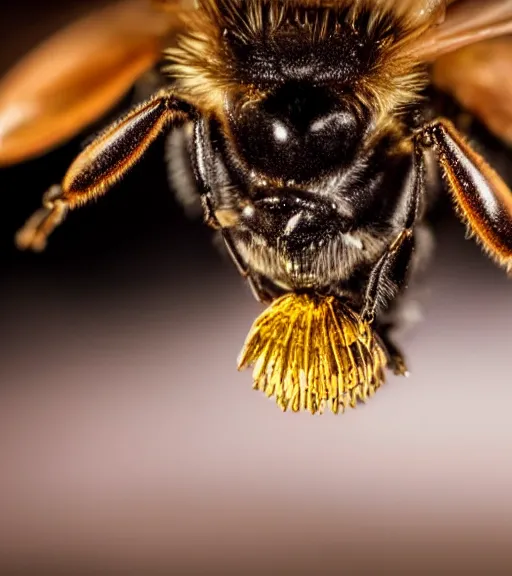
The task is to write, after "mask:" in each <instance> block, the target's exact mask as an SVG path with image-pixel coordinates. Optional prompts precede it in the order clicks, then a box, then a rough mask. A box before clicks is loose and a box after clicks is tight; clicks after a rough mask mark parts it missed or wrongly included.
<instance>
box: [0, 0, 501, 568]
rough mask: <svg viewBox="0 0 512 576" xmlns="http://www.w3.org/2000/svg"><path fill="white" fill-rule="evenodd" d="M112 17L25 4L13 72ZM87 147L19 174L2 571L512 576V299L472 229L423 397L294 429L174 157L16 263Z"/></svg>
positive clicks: (302, 421) (456, 252) (447, 253)
mask: <svg viewBox="0 0 512 576" xmlns="http://www.w3.org/2000/svg"><path fill="white" fill-rule="evenodd" d="M91 4H92V3H89V2H88V3H85V2H59V1H57V0H51V1H47V2H44V3H41V2H37V1H36V0H33V1H31V2H27V1H25V0H23V1H20V2H18V3H16V4H14V5H13V4H11V5H9V6H4V7H3V11H2V19H1V21H0V31H1V33H2V38H3V40H2V45H3V49H2V52H1V54H0V62H1V69H2V70H5V69H6V67H7V66H8V65H9V64H10V63H11V62H13V61H14V60H15V59H16V58H17V57H18V56H20V55H21V54H22V53H23V52H24V51H25V50H26V49H27V48H28V47H29V46H31V45H32V44H33V43H34V42H36V41H37V40H38V39H40V38H42V37H43V36H44V34H46V33H47V32H49V31H50V30H51V29H52V28H53V29H55V28H56V27H57V26H58V25H60V24H61V23H64V22H65V21H66V20H68V19H69V18H70V17H71V15H72V14H73V13H78V12H80V11H81V10H84V8H85V7H86V6H90V5H91ZM128 100H129V99H127V101H126V102H124V103H123V104H122V105H121V106H120V108H122V107H123V106H126V105H128ZM84 137H85V135H81V136H80V137H79V138H77V139H76V141H74V142H72V143H70V144H68V145H67V146H65V147H63V148H62V149H61V150H58V151H55V152H53V153H51V154H50V155H48V156H46V157H45V158H42V159H39V160H36V161H33V162H30V163H28V164H26V165H24V166H20V167H14V168H11V169H9V170H4V171H2V172H0V189H1V191H2V194H3V197H4V202H3V208H2V211H1V216H0V217H1V227H0V252H1V257H2V270H1V272H0V318H1V324H0V337H1V349H0V573H1V574H14V573H22V574H30V575H32V574H34V575H36V574H37V575H40V574H73V575H75V574H137V575H145V576H146V575H147V576H152V575H153V574H154V575H157V574H217V573H219V574H246V573H247V574H252V573H269V574H287V573H290V574H323V573H333V574H343V575H345V574H388V573H389V574H412V573H422V574H445V573H446V574H459V573H461V574H500V573H503V574H509V573H511V572H512V548H511V543H512V495H511V490H510V487H511V485H512V455H511V444H512V420H511V417H510V406H511V405H512V382H511V380H512V378H511V375H510V371H511V369H510V366H511V349H512V328H511V326H512V290H511V288H512V286H511V284H510V282H509V281H507V279H506V277H505V275H504V274H503V273H502V272H501V271H499V270H496V269H495V268H494V266H493V265H492V264H491V263H489V262H488V261H487V260H486V258H485V257H484V256H483V255H482V254H481V253H480V251H479V249H478V248H477V247H476V246H475V245H474V244H473V243H472V242H467V241H465V240H464V230H463V228H462V227H461V226H460V225H459V224H457V223H456V222H455V221H454V220H453V218H451V216H450V213H449V212H450V211H449V210H446V209H443V210H440V213H439V221H438V225H437V228H438V230H437V231H438V251H437V259H436V263H435V266H434V267H433V269H432V270H431V274H430V279H429V284H428V289H429V292H430V297H429V298H428V299H427V301H426V309H425V312H426V318H425V321H424V322H423V323H422V324H421V325H420V326H419V327H418V329H417V330H415V331H414V333H412V334H410V335H409V336H408V337H407V338H406V340H405V341H404V342H403V345H404V347H405V348H406V350H407V352H408V356H409V362H410V366H411V369H412V373H413V374H412V376H411V378H410V379H409V380H408V381H402V380H398V379H396V378H390V379H389V383H388V384H387V385H386V386H385V387H384V388H383V389H382V391H380V392H379V393H378V395H377V396H376V397H375V398H374V399H373V400H372V402H371V403H369V404H368V405H367V406H364V407H360V408H358V409H357V410H355V411H352V412H350V413H347V414H345V415H344V416H341V417H337V418H336V417H333V416H331V415H324V416H322V417H311V416H308V415H292V414H284V415H283V414H282V413H281V412H280V411H279V410H278V408H277V407H276V406H275V405H274V404H273V403H272V402H271V401H268V400H266V399H265V398H264V397H263V396H262V395H260V394H258V393H255V392H252V391H251V386H250V375H249V374H238V373H237V372H236V369H235V366H236V362H235V359H236V355H237V353H238V351H239V349H240V347H241V345H242V342H243V339H244V338H245V335H246V333H247V330H248V328H249V326H250V324H251V322H252V320H253V318H254V317H255V315H256V314H257V313H258V311H259V310H260V308H259V306H258V305H257V304H256V303H255V302H253V300H252V297H251V295H250V293H249V291H248V289H247V288H246V286H244V284H243V282H242V280H241V279H240V278H239V277H238V275H237V273H236V272H235V271H234V269H233V267H232V266H231V264H230V263H229V262H228V261H227V260H226V259H225V258H223V257H222V255H220V254H219V253H218V252H217V251H216V250H215V249H214V247H213V246H212V243H211V239H210V234H209V232H208V230H205V229H204V227H203V226H202V225H201V223H200V222H193V221H188V220H187V219H185V217H184V216H183V215H182V213H181V211H180V209H179V208H178V207H177V205H176V203H175V202H174V200H173V198H172V194H171V192H170V191H169V190H168V187H167V184H166V177H165V169H164V165H163V162H162V156H163V143H162V142H160V143H158V144H157V145H156V146H155V147H154V149H153V150H152V151H151V153H150V154H149V155H148V157H147V158H146V159H145V160H144V161H143V162H142V163H141V164H140V165H139V166H138V167H137V168H136V169H135V170H134V171H133V173H132V174H131V175H130V177H129V178H128V179H127V180H126V182H125V183H123V184H122V185H120V186H118V187H116V189H115V190H113V191H112V192H111V193H110V194H109V195H108V196H107V197H106V198H104V199H102V200H101V201H100V202H99V203H98V204H97V205H93V206H91V207H88V208H86V209H84V210H82V211H81V212H77V213H75V214H73V215H72V216H71V217H70V218H69V220H68V222H67V224H66V225H65V226H64V227H63V228H62V229H60V230H59V231H58V233H56V234H55V236H54V237H52V239H51V243H50V246H49V249H48V251H47V252H46V253H44V254H42V255H31V254H18V253H16V251H15V250H14V248H13V246H12V235H13V233H14V231H15V230H16V228H17V227H18V226H19V225H20V224H21V223H22V222H23V221H24V219H25V218H26V216H27V215H28V214H29V213H30V212H31V211H32V210H33V209H34V208H35V207H36V206H37V204H38V203H39V199H40V196H41V194H42V192H43V191H44V189H45V188H46V187H47V186H48V185H49V184H51V183H52V182H53V181H55V180H58V179H59V177H60V175H61V174H62V173H63V171H64V169H65V167H66V164H67V163H68V162H69V160H70V159H71V158H72V157H73V155H74V154H75V153H76V152H77V151H78V149H79V146H80V142H81V141H82V140H83V138H84ZM508 162H509V158H508V156H507V155H504V156H502V157H501V164H500V165H501V166H502V167H503V169H504V170H505V169H506V167H507V164H508Z"/></svg>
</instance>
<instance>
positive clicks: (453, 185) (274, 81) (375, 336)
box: [0, 0, 512, 413]
mask: <svg viewBox="0 0 512 576" xmlns="http://www.w3.org/2000/svg"><path fill="white" fill-rule="evenodd" d="M476 4H478V6H477V5H476ZM510 32H512V6H511V3H510V2H506V1H493V0H486V2H481V3H475V2H472V1H470V0H458V1H455V2H450V1H448V0H197V1H196V2H195V3H192V2H191V1H190V2H188V1H187V0H184V1H183V2H181V3H180V2H179V1H178V0H160V1H158V2H154V3H153V7H150V6H149V4H147V5H146V4H145V3H144V2H143V1H142V0H125V1H124V2H120V3H118V4H116V5H113V6H110V7H109V8H107V9H106V11H102V12H99V13H97V14H93V15H92V16H90V17H88V18H87V19H85V20H83V21H80V22H78V23H76V24H74V25H72V26H71V27H70V28H69V29H68V30H65V31H64V32H61V33H60V35H59V36H58V37H56V38H54V39H50V40H49V43H48V44H47V45H45V46H43V47H42V48H39V49H37V50H36V51H35V52H34V53H33V54H32V55H29V56H28V57H27V59H25V61H23V62H22V63H20V64H19V65H18V67H17V68H16V69H15V70H14V71H13V72H11V73H10V75H8V76H7V77H6V79H5V80H4V82H3V84H1V85H0V163H3V164H9V163H13V162H19V161H22V160H24V159H26V158H28V157H31V156H34V155H37V154H41V153H43V152H44V151H45V150H46V149H48V148H50V147H52V146H55V145H58V144H59V143H61V142H62V141H64V140H65V139H66V138H68V137H70V136H71V135H73V134H75V133H77V132H78V131H79V130H81V129H82V128H84V127H85V126H86V125H88V124H89V123H90V122H91V121H92V120H93V119H94V118H96V117H98V116H99V115H101V113H103V112H105V111H106V110H108V109H109V108H110V107H112V106H113V104H114V103H115V101H116V100H117V99H119V98H120V96H121V95H122V94H123V93H124V92H125V91H126V90H127V89H128V88H129V86H130V85H131V84H132V83H133V82H135V80H136V79H137V78H138V77H139V76H140V75H141V74H142V73H143V72H144V71H145V70H148V69H150V68H152V67H158V69H159V70H160V71H161V72H162V74H163V76H164V77H165V82H163V84H162V86H161V87H159V89H158V90H157V91H156V92H155V93H154V94H153V95H152V96H151V97H150V98H149V99H147V100H146V101H144V102H143V103H140V104H138V105H137V106H136V107H135V108H133V109H132V110H131V111H130V112H128V113H127V114H126V115H125V116H124V117H122V118H121V119H119V120H118V121H117V122H115V123H114V124H113V125H111V126H110V127H108V128H107V129H106V130H105V131H104V132H102V133H101V134H100V135H99V136H98V137H97V138H96V139H95V140H94V141H92V143H90V144H89V145H88V146H86V147H85V149H84V150H83V151H82V152H81V153H80V154H79V155H78V157H77V158H76V159H75V161H74V162H73V163H72V164H71V166H70V168H69V170H68V171H67V173H66V174H65V176H64V178H63V180H62V182H61V183H60V184H59V185H55V186H53V187H51V188H50V189H49V190H48V191H47V192H46V194H45V195H44V197H43V207H42V208H41V209H40V210H38V211H37V212H36V213H35V214H34V215H33V216H32V217H31V218H30V219H29V220H28V221H27V223H26V224H25V226H24V227H23V228H22V229H21V230H20V231H19V233H18V235H17V237H16V241H17V244H18V246H19V247H20V248H21V249H32V250H42V249H43V248H44V247H45V245H46V241H47V238H48V236H49V235H50V234H51V232H52V231H53V230H54V229H55V228H56V227H57V226H58V225H59V224H61V223H62V221H63V220H64V218H65V217H66V216H67V214H68V212H70V211H72V210H74V209H75V208H78V207H79V206H82V205H84V204H85V203H87V202H89V201H90V200H92V199H95V198H97V197H99V196H101V195H103V194H105V193H106V192H107V191H108V190H109V189H110V188H111V187H112V186H113V185H114V184H115V183H117V182H118V181H119V180H120V179H121V178H123V177H124V176H125V175H126V174H127V172H128V171H129V170H130V168H131V167H132V166H133V165H134V164H135V163H136V162H137V161H138V160H139V159H140V158H141V157H142V156H143V154H144V153H145V152H146V150H147V149H148V147H149V146H150V145H151V144H152V143H153V142H154V141H155V140H156V138H157V137H158V136H159V135H161V134H162V133H165V134H169V135H170V136H169V138H170V142H171V144H170V160H169V163H170V165H171V179H172V181H173V185H174V187H175V188H177V190H178V192H179V198H180V199H181V200H182V201H183V202H184V203H185V204H187V203H193V202H196V201H197V202H199V203H200V206H201V209H202V212H203V216H204V221H205V223H206V224H207V225H208V226H210V227H211V228H212V229H213V230H215V233H216V234H217V235H218V236H219V237H220V238H221V239H222V242H223V243H224V246H225V248H226V250H227V252H228V253H229V255H230V256H231V258H232V260H233V262H234V264H235V265H236V266H237V268H238V270H239V272H240V274H241V275H242V276H243V277H244V278H245V279H246V280H247V282H248V284H249V286H250V287H251V289H252V291H253V293H254V296H255V297H256V298H257V299H258V300H259V301H260V302H262V303H265V304H267V305H268V308H267V309H266V310H265V311H264V312H263V313H262V315H261V316H260V317H259V318H258V319H257V320H256V322H255V324H254V326H253V328H252V330H251V331H250V333H249V336H248V338H247V341H246V344H245V347H244V349H243V351H242V354H241V357H240V361H239V365H240V368H244V367H247V366H250V365H254V372H253V380H254V387H255V388H257V389H260V390H262V391H264V392H265V393H266V394H267V395H268V396H269V397H270V396H273V397H275V399H276V401H277V403H278V404H279V405H280V406H281V407H282V408H283V409H288V408H290V409H292V410H294V411H299V410H309V411H310V412H312V413H315V412H318V411H322V410H323V409H324V407H325V406H328V407H329V408H330V409H331V410H332V411H333V412H335V413H337V412H339V411H343V410H344V409H345V408H346V407H349V406H352V407H353V406H355V405H356V404H357V403H358V402H359V401H365V400H366V399H367V398H369V397H370V396H372V395H373V393H374V392H375V391H376V390H377V389H378V388H379V387H380V386H381V384H382V383H383V382H384V380H385V371H386V370H388V369H390V370H392V371H394V372H395V373H396V374H404V375H405V374H406V373H407V369H406V364H405V361H404V358H403V355H402V353H401V352H400V350H399V348H398V347H397V346H396V344H395V342H394V340H393V334H394V331H396V329H397V328H398V327H399V326H400V322H401V318H402V316H403V314H401V310H402V309H403V306H404V304H403V303H404V301H405V297H406V296H407V293H408V285H409V284H410V283H412V282H413V281H414V278H415V274H416V273H417V271H418V270H419V269H420V268H421V266H422V263H423V262H424V261H425V260H426V259H427V258H428V255H429V252H430V250H429V247H430V244H431V242H430V236H429V232H428V230H429V228H428V224H427V221H426V213H427V211H428V209H429V207H430V206H431V205H432V203H433V202H434V200H435V196H436V194H435V189H436V185H437V183H438V181H439V180H444V190H446V191H447V192H448V193H449V194H450V195H451V198H452V200H453V204H454V206H455V210H456V212H457V213H458V214H459V215H460V217H461V218H462V219H463V220H464V222H465V223H466V224H467V226H468V229H469V232H470V233H471V234H472V235H473V236H474V237H476V239H477V240H478V241H479V242H480V244H481V245H482V247H483V249H484V250H485V252H487V254H488V255H489V256H490V257H491V258H493V259H494V260H495V261H496V263H497V264H498V265H500V266H502V267H503V268H505V270H507V271H508V272H511V271H512V194H511V192H510V190H509V188H508V187H507V185H506V184H505V183H504V181H503V180H502V179H501V177H500V176H499V175H498V174H497V173H496V172H495V171H494V170H493V169H492V168H491V166H490V165H489V164H488V163H487V162H486V161H485V160H484V159H483V158H482V156H480V154H479V153H477V152H476V151H475V150H474V149H473V148H472V147H471V146H470V144H469V143H468V141H467V140H466V138H465V137H464V136H463V135H462V134H461V133H460V132H459V130H458V129H457V128H456V127H455V124H454V122H452V121H451V120H450V119H449V118H447V117H446V116H445V115H444V112H443V110H442V107H441V106H440V105H438V104H436V99H434V98H430V97H429V95H430V94H431V93H432V90H434V91H435V90H437V89H442V90H443V91H445V92H448V93H449V94H451V95H452V96H453V97H454V98H455V99H457V100H459V101H460V103H461V105H462V106H463V107H464V108H465V109H466V110H467V111H468V112H469V113H471V114H473V115H475V116H477V117H478V118H479V119H480V120H482V121H483V122H484V123H485V124H486V125H487V126H488V127H489V129H490V130H492V131H493V132H494V133H495V134H496V135H497V136H499V137H500V138H502V140H503V141H504V142H510V141H511V139H512V131H511V129H510V126H512V124H511V119H512V107H510V105H509V103H508V102H505V101H504V100H503V98H500V88H499V84H500V82H501V79H500V70H501V76H502V77H503V75H504V74H505V75H506V74H508V68H507V64H506V60H507V58H509V57H510V56H509V55H511V54H512V53H511V46H512V45H511V44H510V40H509V39H508V38H506V34H508V33H510ZM477 41H479V43H476V42H477ZM482 42H483V43H482ZM57 48H58V49H59V50H61V51H67V53H68V54H71V56H68V58H67V59H66V58H64V62H59V60H57V63H56V64H55V66H56V68H57V69H56V70H54V73H53V74H51V75H49V76H48V75H46V76H45V77H44V81H43V86H41V84H40V83H39V84H38V82H40V81H41V80H40V79H41V78H42V77H43V76H44V74H43V73H44V67H45V66H46V67H47V66H48V64H49V62H50V59H51V57H52V55H53V54H55V53H58V52H56V49H57ZM71 48H76V49H73V50H72V49H71ZM477 53H479V54H485V70H486V73H485V74H484V71H483V68H484V65H482V64H481V62H482V60H481V59H480V64H479V63H478V62H479V61H478V58H477V56H475V54H477ZM160 54H163V58H161V57H160ZM473 64H475V66H473ZM500 66H501V68H500ZM59 67H60V68H59ZM484 78H486V79H487V80H486V81H487V84H485V82H483V79H484ZM489 78H490V79H491V80H490V81H489ZM36 80H37V81H36ZM38 86H39V87H38ZM64 87H65V90H63V88H64ZM486 91H487V92H486ZM484 93H486V95H487V96H489V94H490V95H492V98H493V100H494V102H493V105H492V106H491V105H488V104H489V102H488V100H489V98H487V99H486V98H482V95H483V94H484ZM486 100H487V101H486Z"/></svg>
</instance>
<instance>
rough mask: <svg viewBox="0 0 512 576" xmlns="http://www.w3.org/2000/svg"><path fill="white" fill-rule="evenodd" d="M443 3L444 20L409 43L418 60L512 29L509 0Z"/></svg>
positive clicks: (456, 0)
mask: <svg viewBox="0 0 512 576" xmlns="http://www.w3.org/2000/svg"><path fill="white" fill-rule="evenodd" d="M427 4H428V2H427ZM447 4H449V6H448V9H447V11H446V18H445V19H444V21H443V22H442V23H441V24H439V25H438V26H435V27H432V28H430V30H428V31H427V32H426V33H425V34H423V35H422V36H421V37H420V38H418V39H417V40H416V42H414V43H413V44H411V46H410V50H411V52H413V53H414V56H415V57H417V58H418V59H420V60H422V61H430V62H431V61H434V60H435V59H437V58H439V57H440V56H442V55H444V54H447V53H449V52H454V51H455V50H458V49H459V48H463V47H464V46H468V45H470V44H475V43H476V42H479V41H482V40H487V39H490V38H496V37H498V36H503V35H505V34H510V33H512V0H455V1H454V2H448V3H447Z"/></svg>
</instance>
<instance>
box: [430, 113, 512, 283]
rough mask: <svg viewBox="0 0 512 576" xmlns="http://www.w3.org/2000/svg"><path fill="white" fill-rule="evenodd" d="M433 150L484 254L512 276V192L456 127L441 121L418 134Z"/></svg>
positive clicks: (459, 209) (458, 205)
mask: <svg viewBox="0 0 512 576" xmlns="http://www.w3.org/2000/svg"><path fill="white" fill-rule="evenodd" d="M419 138H420V139H421V144H422V145H423V146H424V147H427V146H429V147H431V148H433V150H434V152H435V154H436V157H437V162H438V164H439V166H440V167H441V169H442V171H443V173H444V176H445V179H446V182H447V184H448V187H449V190H450V192H451V195H452V197H453V199H454V202H455V206H456V209H457V211H458V212H459V214H460V215H461V217H462V218H463V220H464V221H465V222H466V223H467V225H468V227H469V230H470V231H471V233H473V234H474V235H475V236H476V237H477V239H478V240H479V241H480V242H481V244H482V245H483V248H484V250H485V251H486V252H487V253H488V254H489V255H490V256H491V258H493V259H494V260H495V261H496V262H497V263H498V264H499V265H501V266H503V267H504V268H505V269H506V270H507V271H508V273H509V274H511V273H512V192H511V191H510V189H509V188H508V186H507V185H506V184H505V182H504V181H503V180H502V179H501V178H500V176H498V174H497V173H496V172H495V171H494V170H493V169H492V168H491V167H490V166H489V165H488V164H487V162H485V160H484V159H483V158H482V157H481V156H480V155H479V154H477V153H476V152H475V151H474V150H473V149H472V148H471V147H470V146H469V144H468V143H467V142H465V140H464V138H463V137H462V135H461V134H460V133H459V132H458V131H457V130H456V128H455V127H454V126H453V124H452V123H451V122H450V121H448V120H445V119H439V120H436V121H434V122H432V123H431V124H428V125H427V126H425V127H424V128H423V130H422V132H420V134H419Z"/></svg>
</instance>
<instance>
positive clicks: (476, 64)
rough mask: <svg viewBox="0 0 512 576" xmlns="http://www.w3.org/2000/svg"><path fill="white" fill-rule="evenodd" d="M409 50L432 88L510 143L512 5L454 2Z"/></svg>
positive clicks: (509, 0)
mask: <svg viewBox="0 0 512 576" xmlns="http://www.w3.org/2000/svg"><path fill="white" fill-rule="evenodd" d="M449 4H450V5H449V6H448V8H447V11H446V17H445V20H444V21H443V22H442V23H441V24H439V25H438V26H434V27H431V28H430V29H429V30H428V31H427V32H426V33H424V34H423V35H422V36H421V37H419V38H418V39H417V40H416V41H415V42H414V43H413V45H412V46H411V50H412V52H413V53H414V56H415V57H416V58H418V59H420V60H422V61H426V62H432V63H433V65H432V81H433V83H434V85H435V86H437V87H439V88H441V89H442V90H443V91H444V92H447V93H448V94H450V95H452V96H453V97H454V98H455V99H456V100H458V101H459V102H460V103H461V104H462V105H463V107H464V108H465V109H466V110H468V111H469V112H471V113H472V114H474V115H475V116H476V117H478V118H479V119H480V120H481V121H482V122H483V123H484V124H485V125H487V127H488V128H489V129H490V130H491V131H493V132H494V133H495V134H496V135H497V136H499V137H500V138H502V139H504V140H506V141H508V142H512V38H510V37H508V36H507V35H508V34H512V0H455V1H453V2H451V3H449Z"/></svg>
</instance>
